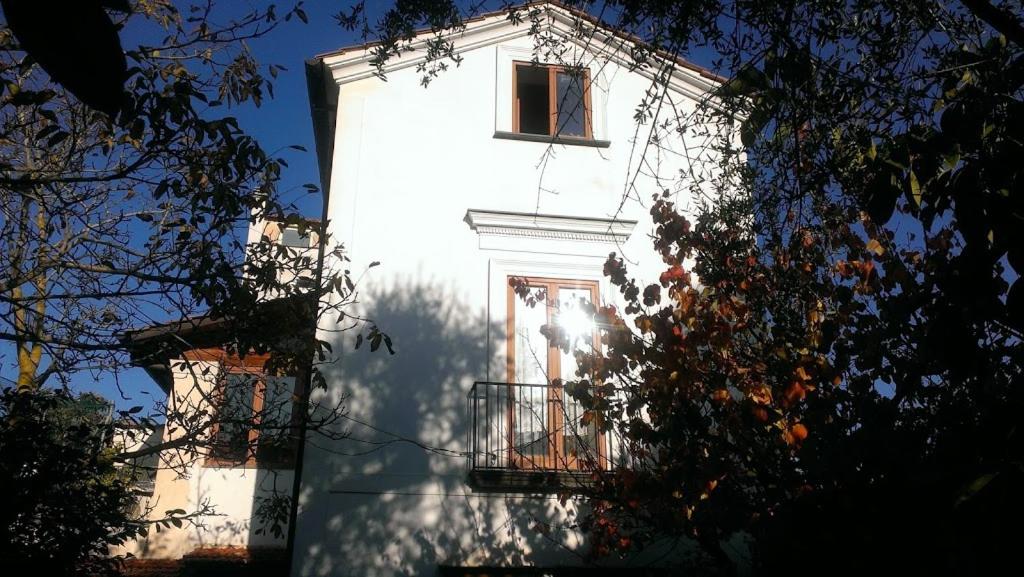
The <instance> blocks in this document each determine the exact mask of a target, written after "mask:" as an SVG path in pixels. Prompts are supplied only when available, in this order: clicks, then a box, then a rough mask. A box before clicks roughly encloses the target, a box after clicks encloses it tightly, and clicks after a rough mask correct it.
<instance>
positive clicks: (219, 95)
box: [0, 0, 390, 532]
mask: <svg viewBox="0 0 1024 577" xmlns="http://www.w3.org/2000/svg"><path fill="white" fill-rule="evenodd" d="M83 4H89V6H87V7H82V10H89V11H94V9H98V8H97V6H99V4H98V3H91V2H90V3H83ZM94 4H95V5H94ZM110 4H116V5H118V6H120V5H121V4H123V3H118V2H114V3H110ZM4 7H5V10H7V11H8V12H11V10H12V8H13V9H14V10H15V12H18V13H19V14H20V15H21V16H24V15H25V14H24V13H23V11H20V10H18V9H17V7H16V6H14V4H13V3H5V4H4ZM121 8H123V6H121ZM130 8H131V9H130V10H123V9H122V10H120V11H118V12H110V13H108V14H107V15H106V16H105V18H109V19H112V22H113V26H114V28H115V29H116V30H122V31H123V37H124V39H125V42H124V52H123V56H124V57H125V58H126V60H127V63H128V68H127V72H126V77H125V78H123V79H122V80H123V84H124V90H123V91H124V94H123V98H122V99H121V101H120V102H119V103H118V104H117V106H113V107H111V106H107V105H106V104H109V102H107V103H106V104H103V103H100V104H98V105H97V106H98V108H99V109H100V110H97V109H95V108H91V107H89V106H86V105H85V104H83V102H81V101H80V100H79V97H78V96H76V95H75V94H85V95H86V98H89V96H88V94H87V92H88V87H85V88H83V86H82V83H81V82H77V81H72V82H69V78H68V77H59V78H54V77H51V75H50V74H49V73H47V72H46V71H45V70H43V69H42V68H41V66H40V64H39V61H40V58H39V57H38V56H39V55H40V51H39V43H38V38H36V39H35V40H36V42H35V43H34V44H33V45H32V46H31V47H28V48H31V53H29V52H26V51H25V48H26V47H24V46H22V45H21V43H20V42H19V38H21V39H24V38H29V36H25V34H23V33H24V32H25V29H24V26H21V27H20V28H19V31H20V33H21V34H20V35H18V36H16V35H15V34H13V33H12V31H11V30H10V29H9V28H7V27H6V26H3V27H0V46H2V48H3V50H2V51H0V345H2V346H3V348H0V361H2V362H3V363H5V365H6V366H5V367H4V368H5V370H7V369H12V370H13V371H15V372H16V374H17V378H16V389H17V390H18V391H19V392H22V393H24V394H26V395H30V396H31V395H34V394H35V393H36V392H38V391H41V390H44V389H47V388H52V389H57V388H68V387H71V386H72V385H73V384H74V383H75V382H78V381H80V380H81V379H89V378H92V377H94V376H96V375H99V374H106V375H113V376H114V378H116V379H118V384H119V387H120V388H121V394H122V396H123V397H125V398H128V399H133V398H140V397H139V396H138V394H139V392H140V389H141V387H140V386H139V384H138V383H132V382H123V381H121V380H120V372H121V370H122V369H124V368H126V367H129V366H132V365H133V364H139V363H142V364H145V363H147V362H152V361H153V360H155V359H157V358H162V357H170V358H175V357H176V356H177V355H178V354H180V352H181V351H182V350H187V349H189V348H191V347H193V346H196V344H197V341H196V340H195V339H194V334H189V335H185V333H186V332H188V331H187V330H181V331H175V330H169V331H168V335H170V338H168V339H165V340H164V341H162V342H161V344H160V349H159V350H148V351H142V352H141V353H140V351H139V348H138V346H137V342H136V339H135V337H136V336H137V333H136V332H133V330H134V329H139V328H142V327H148V326H152V325H154V324H159V323H161V322H166V323H171V324H170V325H168V326H169V327H171V328H174V327H177V328H178V329H192V328H195V327H196V326H198V325H200V324H202V323H203V322H206V321H216V322H217V323H218V332H217V338H218V343H217V344H218V345H220V344H223V346H224V347H226V348H227V349H228V350H229V351H230V352H232V353H237V354H239V355H244V354H248V353H272V354H271V355H270V358H271V361H270V366H268V367H266V368H267V370H270V371H274V370H287V371H288V372H289V374H294V372H295V371H296V370H297V369H298V368H308V367H309V365H310V363H311V362H312V361H313V359H314V358H315V356H316V355H317V354H318V353H319V352H320V351H321V348H320V346H321V343H317V342H315V339H314V337H313V331H312V328H313V327H314V326H315V325H316V322H317V320H316V317H317V315H318V314H320V315H331V316H332V318H334V319H335V320H336V321H337V322H336V323H335V324H336V326H338V327H339V330H348V329H352V328H355V329H357V330H362V329H363V328H364V327H369V331H370V332H369V337H370V339H371V341H372V342H375V343H380V342H381V340H382V339H384V336H383V335H382V334H381V333H380V332H379V331H376V330H375V329H374V328H373V327H372V324H370V325H367V324H366V322H365V321H364V319H361V318H358V317H356V316H352V315H349V314H347V312H346V307H347V305H348V304H349V303H350V302H351V300H352V297H353V295H354V291H355V290H356V287H355V283H354V282H353V280H352V279H351V278H350V277H349V271H348V270H346V269H345V268H344V266H343V263H344V256H343V253H342V249H341V248H340V247H339V248H338V256H339V258H337V259H335V260H336V261H337V262H339V263H342V264H340V265H338V266H337V267H332V268H328V269H327V270H324V269H323V268H322V267H321V266H319V263H320V262H322V261H323V259H324V248H323V247H325V246H326V245H327V244H328V242H329V241H328V237H327V235H326V231H325V229H324V228H323V227H324V226H325V223H324V224H321V225H312V224H309V222H308V221H306V220H304V219H301V218H299V217H298V215H297V214H295V212H296V210H295V207H294V206H292V205H291V204H289V203H287V202H285V201H284V200H282V199H283V198H285V197H286V196H287V195H289V194H294V193H296V192H299V193H302V194H306V193H309V192H313V193H316V192H318V190H317V187H315V186H313V185H306V186H305V187H304V188H301V189H300V190H298V191H292V190H283V191H282V190H278V183H279V181H280V178H281V173H282V170H283V169H284V168H285V167H286V161H285V160H284V159H283V158H280V157H279V155H278V154H277V153H269V152H267V151H265V150H263V148H262V147H261V146H260V144H259V143H258V142H257V141H256V140H255V139H254V138H253V137H252V136H250V135H248V134H246V133H245V132H244V131H243V130H242V129H241V128H240V127H239V124H238V122H237V120H236V119H235V118H234V117H232V116H231V110H232V109H233V108H236V107H240V106H259V105H260V104H261V102H263V100H264V99H266V98H268V97H271V96H272V95H273V79H274V78H275V77H276V76H277V74H278V72H279V71H281V70H282V69H283V68H282V67H281V66H279V65H277V64H269V65H263V64H260V63H259V62H258V61H257V60H256V59H255V58H254V56H253V54H252V53H251V52H250V50H249V48H248V45H247V42H248V41H250V40H252V39H256V38H260V37H263V36H265V35H267V34H270V33H272V32H273V31H274V30H275V29H276V28H277V27H278V26H279V25H280V24H282V23H283V22H285V21H293V22H295V21H299V20H302V21H304V20H305V19H306V15H305V13H304V12H303V10H302V5H301V2H299V3H295V4H294V5H293V6H291V7H290V8H288V9H287V10H286V11H284V10H282V11H279V10H277V9H275V7H274V6H272V5H267V6H265V7H262V8H243V9H239V8H238V7H237V6H233V5H230V6H228V7H225V6H224V5H218V4H217V3H214V2H205V1H204V2H196V3H189V2H171V1H165V0H138V1H137V2H132V3H131V6H130ZM29 12H32V11H31V10H30V11H29ZM12 14H13V13H11V14H8V15H9V16H10V15H12ZM90 14H92V12H90ZM36 15H38V13H36ZM29 16H31V14H30V15H29ZM93 16H96V15H95V14H93ZM22 24H24V22H22ZM78 25H80V23H79V24H78ZM104 32H109V30H106V29H104ZM108 52H109V51H108ZM33 54H34V55H36V56H33ZM108 56H109V54H108ZM63 57H64V58H67V57H68V55H67V54H65V55H63ZM41 60H43V61H45V62H44V63H45V64H46V66H47V70H51V71H53V70H64V71H65V72H66V67H64V68H54V60H53V59H52V58H49V59H47V58H41ZM55 74H56V75H57V76H60V74H58V73H55ZM72 80H73V79H72ZM79 80H80V79H79ZM55 81H60V82H64V83H67V84H68V85H69V86H70V88H72V89H74V90H75V91H76V92H75V93H72V92H69V91H68V90H67V89H65V88H64V87H63V86H62V85H61V84H58V83H57V82H55ZM83 89H84V90H86V92H83ZM103 90H106V92H105V93H104V94H106V95H107V96H109V92H110V91H109V90H107V89H106V88H104V89H103ZM93 96H95V94H93ZM101 96H103V95H101ZM101 100H103V99H102V98H101ZM92 104H95V103H92ZM101 110H106V111H107V112H110V113H111V114H108V113H107V112H103V111H101ZM264 220H277V221H280V222H282V223H285V224H287V225H294V226H297V227H299V228H300V232H302V233H303V234H309V233H312V234H319V239H320V242H319V245H318V246H319V248H318V249H317V250H313V251H309V250H301V249H295V248H288V247H284V246H281V245H279V244H277V243H274V242H271V241H270V239H268V238H266V237H263V238H261V239H258V240H257V241H256V242H247V232H248V228H249V226H250V225H251V224H253V223H257V222H261V221H264ZM295 276H303V277H307V278H308V279H309V282H308V283H297V282H291V280H292V279H293V277H295ZM267 326H272V327H274V330H273V331H271V330H266V327H267ZM196 334H198V331H197V332H196ZM387 342H390V341H387ZM374 348H376V347H374ZM133 354H134V355H135V358H132V355H133ZM313 372H314V375H313V377H312V378H311V379H310V380H311V382H312V385H313V386H318V385H322V379H321V378H319V376H318V375H317V374H316V372H315V370H314V371H313ZM196 376H197V378H199V380H201V379H202V378H205V377H210V376H212V377H213V378H217V377H218V376H217V375H196ZM303 390H307V391H308V388H305V389H303ZM194 392H196V393H198V395H199V396H200V397H201V401H200V402H199V405H198V406H192V405H182V404H178V403H175V402H171V403H163V402H159V401H158V402H156V403H154V404H153V405H152V406H150V407H144V406H142V405H143V403H141V402H140V406H138V407H135V408H133V409H131V410H129V411H124V412H123V413H122V414H121V417H122V418H124V419H126V420H129V421H137V422H141V423H143V424H147V425H152V424H154V423H155V422H158V421H163V422H164V424H165V425H166V427H167V428H168V429H169V430H174V431H176V436H175V438H174V439H173V440H168V441H167V442H164V443H159V444H156V445H149V446H145V447H142V448H139V449H136V450H132V451H130V452H126V453H121V454H117V455H114V456H113V457H112V458H113V459H114V460H116V461H119V462H131V461H132V460H134V459H138V458H142V457H146V456H148V455H153V454H160V455H163V454H165V453H164V451H165V450H173V453H174V455H175V458H174V459H170V460H162V461H161V463H160V465H161V466H163V467H176V468H178V469H179V470H180V472H181V473H182V474H185V473H186V472H187V466H188V465H189V464H190V463H191V462H193V461H194V460H195V459H196V458H198V457H200V456H201V455H203V454H204V453H205V452H206V451H207V450H208V449H209V444H210V440H209V438H210V436H209V432H210V430H211V427H213V426H214V425H216V424H217V423H218V421H219V420H222V415H221V414H220V412H219V411H218V410H216V406H217V403H216V399H215V398H213V392H211V391H209V390H204V389H203V388H202V387H201V386H200V384H199V383H198V382H197V384H196V391H194ZM26 403H27V401H26ZM277 403H278V404H277V405H274V404H272V403H269V402H268V403H265V404H264V407H263V411H262V412H263V413H265V414H270V413H273V412H275V411H280V410H281V409H282V406H283V404H285V403H289V404H290V403H291V396H289V395H282V396H281V398H280V399H279V400H278V401H277ZM22 406H23V405H22V404H21V403H19V402H14V401H13V400H12V404H11V405H10V411H11V414H12V418H14V417H17V419H16V420H18V421H19V422H26V423H27V422H28V421H29V420H31V419H32V418H33V416H31V415H27V416H25V417H24V419H22V418H21V417H18V416H17V412H18V411H19V410H21V407H22ZM25 406H28V405H27V404H26V405H25ZM147 409H148V410H147ZM26 410H28V409H26ZM314 410H316V412H317V415H318V417H317V418H316V419H312V418H311V419H309V420H308V421H305V422H304V425H303V426H306V427H308V428H310V429H317V428H320V427H323V428H325V429H328V428H330V425H331V423H333V422H334V421H335V420H336V419H337V418H338V415H339V414H341V413H342V412H343V410H344V405H343V404H342V403H340V402H338V403H336V404H333V405H331V406H324V407H309V414H312V413H313V412H314ZM261 416H262V415H248V416H246V417H245V422H244V423H241V424H242V425H244V426H250V427H257V426H258V423H260V422H261ZM44 425H45V424H44V423H39V424H38V426H40V427H42V426H44ZM26 426H27V425H26ZM264 428H267V429H268V430H267V431H264V433H265V434H264V438H265V439H266V438H268V437H269V436H273V435H277V436H280V437H281V438H290V437H291V436H293V435H294V434H295V431H293V430H292V428H291V427H290V426H288V427H278V428H276V429H274V430H269V428H270V427H269V426H267V427H264ZM169 453H170V452H168V453H167V454H169ZM182 455H185V456H187V458H184V459H181V458H179V457H181V456H182ZM23 456H24V455H22V454H18V453H14V454H11V455H9V456H8V455H7V454H6V453H5V454H4V455H3V457H4V460H8V459H10V460H11V462H12V463H18V462H22V461H19V460H18V459H20V458H21V457H23ZM82 458H84V456H83V457H82ZM94 472H95V471H94ZM37 481H38V482H39V483H41V484H45V483H46V479H44V478H43V477H40V478H38V479H37ZM50 482H51V483H52V484H53V486H55V487H56V486H59V483H60V482H61V479H52V480H50ZM82 497H83V498H86V497H88V495H82ZM99 497H102V498H106V497H105V496H104V495H99V496H98V498H99ZM111 498H113V497H111ZM88 506H92V505H88ZM264 509H266V510H267V511H274V512H276V514H278V515H280V511H281V510H282V507H280V506H277V507H269V508H264ZM115 510H116V511H121V509H120V508H116V509H112V511H115ZM261 510H262V509H261ZM194 513H196V512H176V513H175V514H174V515H173V516H174V517H175V518H177V519H178V521H177V522H178V523H180V522H182V521H183V520H184V521H188V520H189V519H190V518H192V516H193V514H194ZM80 520H81V522H82V523H83V525H82V527H81V530H82V531H86V532H88V531H92V530H94V529H96V527H97V526H96V525H89V524H90V523H91V522H92V519H91V518H90V516H82V517H81V518H80ZM86 525H89V527H86ZM276 526H279V523H278V524H277V525H276Z"/></svg>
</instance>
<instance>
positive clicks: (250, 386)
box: [206, 368, 295, 467]
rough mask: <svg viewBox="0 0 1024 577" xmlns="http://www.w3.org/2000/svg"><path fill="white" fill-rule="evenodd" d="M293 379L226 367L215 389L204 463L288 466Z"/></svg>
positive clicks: (290, 449)
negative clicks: (214, 412) (213, 418)
mask: <svg viewBox="0 0 1024 577" xmlns="http://www.w3.org/2000/svg"><path fill="white" fill-rule="evenodd" d="M294 394H295V378H293V377H275V376H269V375H264V374H261V373H256V372H249V371H242V370H238V369H234V368H233V369H231V371H230V372H229V373H227V374H226V375H225V376H224V378H223V379H221V382H220V386H219V387H218V390H217V400H218V407H217V418H216V422H215V423H214V427H213V434H212V437H211V443H210V453H209V457H208V458H207V462H206V464H207V466H217V467H221V466H223V467H245V466H256V465H257V464H266V465H274V466H282V467H289V466H291V464H290V460H291V459H292V455H293V448H294V435H293V422H292V420H293V412H294V411H293V408H294V406H293V405H294V398H293V397H294Z"/></svg>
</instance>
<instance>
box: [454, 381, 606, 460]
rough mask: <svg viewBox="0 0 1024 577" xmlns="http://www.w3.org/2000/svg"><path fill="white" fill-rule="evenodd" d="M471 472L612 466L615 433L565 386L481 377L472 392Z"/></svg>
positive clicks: (470, 406)
mask: <svg viewBox="0 0 1024 577" xmlns="http://www.w3.org/2000/svg"><path fill="white" fill-rule="evenodd" d="M467 401H468V403H467V410H468V414H467V417H468V420H469V439H468V444H469V467H470V470H471V471H486V470H533V471H538V470H543V471H593V470H594V469H602V470H606V469H609V468H610V465H611V463H612V462H613V459H614V458H615V455H614V454H613V451H612V448H613V443H612V442H611V435H610V434H608V433H603V432H601V431H600V430H599V429H598V427H597V423H596V421H595V419H594V418H593V415H587V414H586V411H585V410H584V409H583V407H582V406H581V405H580V404H579V403H578V402H577V401H576V400H575V399H573V398H572V396H571V395H569V394H568V393H567V392H566V391H565V390H564V389H563V388H562V387H561V386H556V385H541V384H526V383H496V382H486V381H479V382H476V383H474V384H473V388H472V389H470V391H469V395H468V396H467Z"/></svg>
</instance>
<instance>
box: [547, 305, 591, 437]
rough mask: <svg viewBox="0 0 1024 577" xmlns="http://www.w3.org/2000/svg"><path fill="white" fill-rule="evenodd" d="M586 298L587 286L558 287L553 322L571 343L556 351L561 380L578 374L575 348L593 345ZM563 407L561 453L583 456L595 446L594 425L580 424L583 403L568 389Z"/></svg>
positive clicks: (585, 349)
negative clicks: (585, 308) (556, 306)
mask: <svg viewBox="0 0 1024 577" xmlns="http://www.w3.org/2000/svg"><path fill="white" fill-rule="evenodd" d="M589 302H591V299H590V289H585V288H564V287H563V288H560V289H559V291H558V312H557V313H556V314H555V322H556V323H558V325H559V327H561V329H562V330H563V331H565V333H566V336H567V337H568V338H569V343H570V351H569V352H566V351H564V350H562V351H560V353H559V354H560V355H561V358H560V363H559V365H560V369H561V370H560V373H561V375H560V376H561V378H562V381H563V382H569V381H575V380H576V379H578V378H579V377H578V376H577V375H576V371H577V370H579V364H578V363H577V362H576V354H575V351H586V352H590V351H591V350H592V349H593V344H594V328H595V327H594V320H593V317H591V316H589V315H588V314H587V313H586V311H585V310H584V309H583V306H582V305H583V304H584V303H589ZM562 407H563V409H564V411H565V414H564V415H563V417H564V419H563V422H564V425H565V426H564V427H562V431H561V434H562V437H563V439H562V440H563V443H562V447H563V452H564V456H565V457H571V456H573V455H578V456H584V455H586V454H587V453H588V452H589V451H590V450H591V449H592V448H593V447H594V446H595V445H594V441H593V440H594V439H596V438H597V429H596V428H595V426H594V423H593V422H590V423H588V424H587V425H586V426H583V425H582V423H581V421H580V419H581V418H582V416H583V406H582V405H580V403H579V401H577V400H576V399H575V398H574V397H573V396H572V395H570V394H569V393H568V392H566V393H564V398H563V401H562Z"/></svg>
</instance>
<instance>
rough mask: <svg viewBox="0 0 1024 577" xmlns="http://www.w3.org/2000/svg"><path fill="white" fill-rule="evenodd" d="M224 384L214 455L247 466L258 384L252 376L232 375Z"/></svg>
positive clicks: (229, 375)
mask: <svg viewBox="0 0 1024 577" xmlns="http://www.w3.org/2000/svg"><path fill="white" fill-rule="evenodd" d="M223 382H224V385H223V387H224V388H223V390H222V393H221V394H222V396H221V399H220V408H219V411H218V413H217V434H216V437H215V438H214V442H213V451H214V454H215V455H216V457H217V458H218V459H222V460H225V461H237V462H244V461H245V460H246V459H247V458H248V456H249V431H250V430H251V428H252V418H253V405H252V401H253V394H254V393H255V387H256V382H257V381H256V378H255V377H254V376H253V375H246V374H242V373H230V374H228V375H227V376H225V377H224V381H223Z"/></svg>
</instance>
